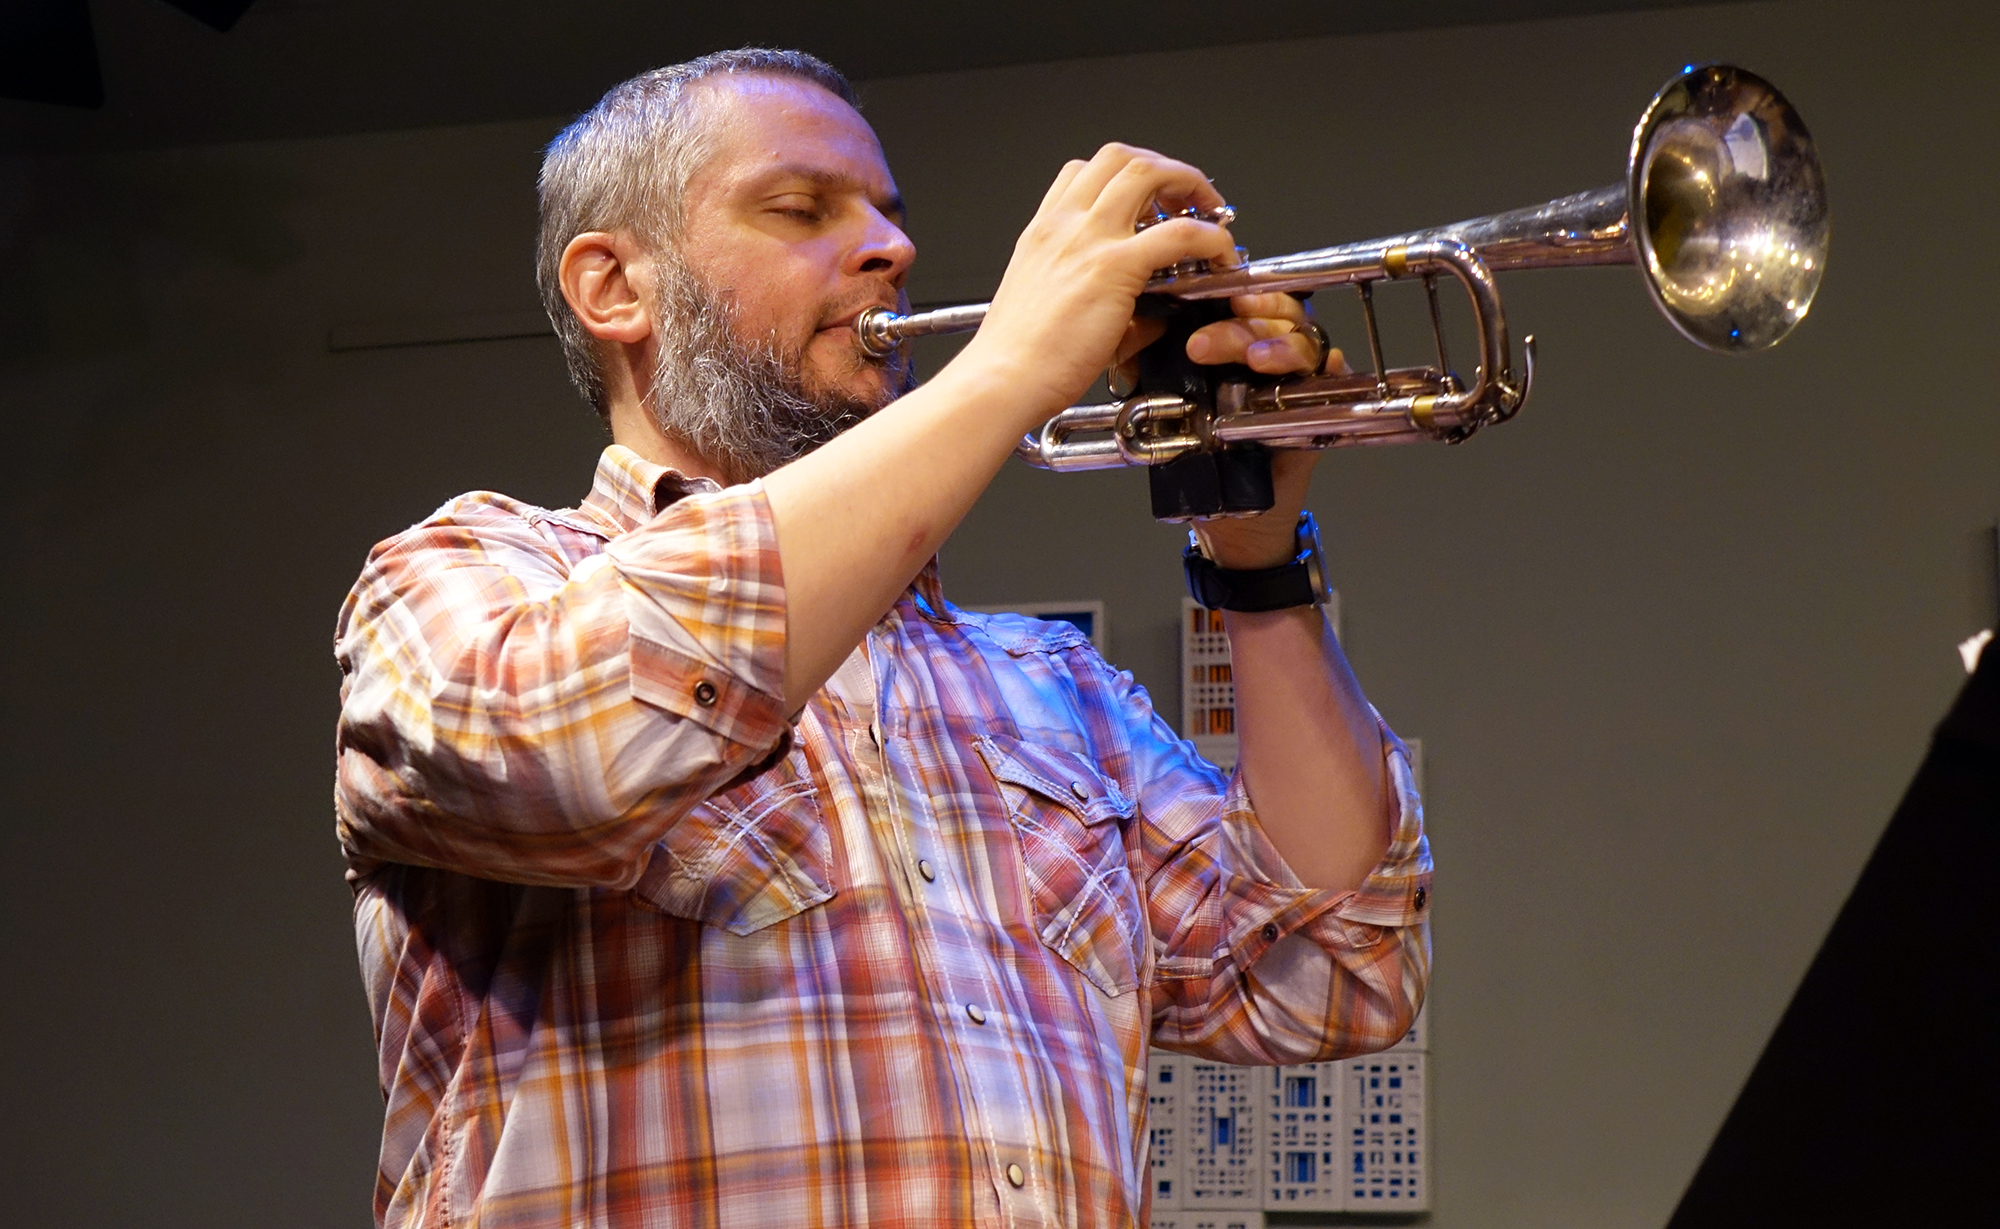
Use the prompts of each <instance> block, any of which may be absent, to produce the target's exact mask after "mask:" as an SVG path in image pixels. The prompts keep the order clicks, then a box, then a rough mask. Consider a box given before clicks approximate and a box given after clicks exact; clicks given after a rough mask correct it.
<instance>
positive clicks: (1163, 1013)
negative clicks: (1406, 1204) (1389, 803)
mask: <svg viewBox="0 0 2000 1229" xmlns="http://www.w3.org/2000/svg"><path fill="white" fill-rule="evenodd" d="M1377 720H1378V722H1379V720H1380V719H1379V717H1378V718H1377ZM1382 734H1383V739H1382V742H1383V754H1384V756H1385V758H1386V761H1387V769H1388V776H1389V780H1390V782H1391V783H1392V784H1393V786H1394V789H1395V792H1396V799H1397V808H1398V814H1397V820H1396V826H1395V831H1394V833H1393V835H1392V837H1391V840H1390V843H1389V847H1388V850H1387V851H1386V852H1385V853H1384V854H1383V857H1382V860H1381V861H1380V862H1379V863H1378V864H1377V865H1376V866H1375V868H1374V869H1373V870H1372V871H1371V872H1370V873H1369V875H1368V877H1367V879H1366V880H1365V881H1364V882H1363V883H1362V884H1361V886H1360V887H1359V888H1357V889H1355V890H1352V891H1345V892H1336V891H1331V890H1323V889H1314V888H1308V887H1305V886H1304V885H1302V884H1301V883H1300V882H1299V879H1298V877H1297V876H1296V875H1295V874H1293V873H1292V870H1291V868H1290V867H1289V866H1287V865H1286V864H1285V861H1284V859H1283V857H1282V856H1280V855H1279V853H1278V851H1277V849H1276V847H1275V846H1273V845H1272V844H1271V842H1270V840H1269V838H1268V837H1266V836H1265V835H1264V831H1263V829H1262V827H1261V826H1260V825H1259V824H1258V822H1257V818H1256V814H1255V811H1254V810H1253V808H1252V807H1251V805H1250V798H1249V794H1248V792H1247V791H1246V790H1245V788H1244V784H1243V779H1242V775H1241V773H1236V774H1232V775H1230V776H1227V777H1225V776H1223V774H1222V773H1221V772H1219V771H1218V770H1216V769H1215V768H1213V767H1212V766H1210V765H1208V764H1206V763H1204V762H1203V761H1201V760H1200V759H1199V757H1197V756H1196V755H1195V754H1194V750H1193V748H1192V747H1191V746H1190V745H1189V744H1187V743H1185V742H1181V741H1180V740H1178V739H1174V738H1173V737H1172V734H1171V732H1170V731H1168V730H1167V729H1166V728H1165V726H1164V724H1163V723H1161V722H1160V721H1159V720H1158V718H1157V717H1154V718H1153V719H1152V729H1151V730H1150V732H1149V733H1148V735H1146V736H1144V737H1142V738H1141V739H1140V740H1139V741H1138V743H1137V748H1136V753H1135V758H1134V764H1135V766H1136V768H1137V771H1138V772H1139V774H1140V776H1139V782H1140V784H1139V800H1140V808H1139V809H1140V814H1141V817H1142V819H1143V820H1144V825H1143V828H1142V829H1141V846H1140V851H1139V855H1140V859H1141V861H1142V863H1143V873H1144V875H1145V879H1146V886H1147V892H1146V905H1147V909H1148V913H1149V921H1150V923H1151V927H1152V930H1153V940H1154V961H1153V968H1154V975H1153V987H1154V1026H1153V1036H1154V1040H1155V1042H1156V1043H1157V1044H1159V1045H1161V1046H1163V1047H1165V1048H1168V1049H1172V1050H1178V1051H1183V1052H1187V1053H1193V1054H1198V1055H1201V1056H1202V1057H1206V1058H1212V1059H1216V1060H1219V1061H1223V1062H1232V1063H1242V1064H1271V1063H1298V1062H1313V1061H1319V1060H1322V1059H1329V1058H1338V1057H1343V1056H1346V1055H1350V1054H1361V1053H1367V1052H1370V1051H1374V1050H1381V1049H1385V1048H1387V1047H1388V1046H1391V1045H1393V1044H1395V1043H1396V1041H1397V1040H1399V1039H1400V1038H1401V1037H1402V1036H1403V1034H1404V1033H1406V1032H1407V1031H1408V1030H1409V1028H1410V1025H1411V1023H1412V1022H1413V1021H1414V1020H1415V1018H1416V1014H1417V1012H1418V1011H1419V1010H1420V1009H1421V1008H1422V1005H1423V999H1424V993H1425V989H1426V987H1427V985H1428V981H1429V976H1430V930H1429V916H1430V894H1431V887H1430V882H1431V859H1430V849H1429V844H1428V842H1427V841H1426V839H1425V836H1424V831H1423V804H1422V801H1421V800H1420V799H1419V797H1418V796H1417V791H1416V787H1415V783H1414V779H1413V777H1412V775H1411V772H1410V764H1409V755H1408V752H1407V751H1406V749H1405V748H1404V747H1403V744H1402V742H1401V741H1400V740H1398V739H1397V738H1396V736H1395V735H1394V734H1393V733H1391V732H1390V731H1389V729H1388V727H1387V726H1386V725H1385V726H1383V727H1382Z"/></svg>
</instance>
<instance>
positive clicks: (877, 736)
mask: <svg viewBox="0 0 2000 1229" xmlns="http://www.w3.org/2000/svg"><path fill="white" fill-rule="evenodd" d="M868 737H870V738H872V739H874V740H875V745H876V746H878V747H879V746H881V745H882V725H881V723H880V722H877V721H871V722H869V723H868Z"/></svg>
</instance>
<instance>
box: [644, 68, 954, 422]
mask: <svg viewBox="0 0 2000 1229" xmlns="http://www.w3.org/2000/svg"><path fill="white" fill-rule="evenodd" d="M699 88H702V89H705V90H708V91H710V92H711V93H710V97H709V98H708V99H707V100H706V102H707V103H708V104H709V106H710V107H711V110H710V112H709V114H708V122H709V124H710V128H709V139H710V149H711V155H710V157H709V159H708V161H707V162H706V163H704V164H703V165H702V167H701V168H700V169H699V170H697V171H696V172H695V175H694V177H693V179H692V181H691V182H690V183H689V184H688V186H687V193H686V197H685V206H686V213H685V217H686V219H687V222H686V226H685V228H684V229H683V231H682V233H681V236H680V241H679V243H678V245H677V246H678V248H679V251H680V256H681V259H682V260H683V261H684V262H685V263H686V266H687V268H688V270H689V271H690V272H691V273H692V274H694V276H695V277H696V278H697V279H698V280H699V281H700V282H701V283H702V284H704V285H706V286H708V287H710V288H712V289H713V290H714V291H715V292H717V293H719V294H721V295H723V296H726V297H727V298H728V300H729V302H730V306H731V309H732V316H733V323H734V329H735V332H736V334H737V336H738V337H740V338H742V339H743V340H745V341H747V342H756V343H768V344H769V345H770V347H771V350H772V352H773V353H774V354H776V355H777V356H779V357H780V358H781V360H787V362H786V365H787V366H789V365H790V362H789V360H791V359H792V358H793V356H796V362H797V372H798V376H799V379H800V381H801V383H802V384H803V386H804V391H806V392H807V393H809V394H813V395H820V394H835V395H840V396H843V397H844V398H846V399H850V400H852V401H856V402H862V403H865V404H868V405H874V406H879V405H882V404H884V403H886V402H887V401H888V400H889V399H890V398H892V397H894V396H896V395H897V394H898V393H900V392H902V391H903V387H904V380H905V375H904V371H903V369H902V367H901V365H900V364H883V363H876V362H869V361H867V360H866V359H865V358H864V356H863V355H862V353H861V351H860V349H859V347H858V346H857V345H856V342H855V335H854V327H853V326H854V318H855V317H856V316H858V315H859V314H861V312H862V311H863V310H864V309H865V308H869V307H893V308H898V309H904V308H906V306H907V305H906V303H905V300H904V298H903V293H902V291H903V280H904V278H905V277H906V276H908V274H909V269H910V262H911V261H912V260H913V259H914V258H915V256H916V248H915V247H914V246H913V245H912V244H911V243H910V240H909V236H907V235H905V234H904V233H903V230H902V222H903V203H902V198H901V197H900V196H899V195H898V194H897V192H896V182H895V180H894V179H893V178H891V176H890V174H889V166H888V163H887V162H886V161H885V160H884V159H883V157H882V147H881V145H880V144H879V143H878V142H877V141H876V139H875V133H874V131H873V130H871V129H870V128H869V127H868V125H867V124H866V123H865V122H864V121H863V120H862V118H861V116H860V115H859V114H858V113H857V112H856V111H855V110H854V108H852V107H850V106H848V105H847V104H846V103H844V102H842V101H841V100H840V99H838V98H836V97H834V96H833V95H832V94H829V93H827V92H826V91H825V90H823V89H820V88H819V87H818V86H815V85H812V84H809V83H807V82H804V81H799V80H795V79H792V78H789V77H766V76H754V75H746V76H728V77H714V78H710V79H709V80H708V81H706V82H703V83H702V85H701V86H700V87H699Z"/></svg>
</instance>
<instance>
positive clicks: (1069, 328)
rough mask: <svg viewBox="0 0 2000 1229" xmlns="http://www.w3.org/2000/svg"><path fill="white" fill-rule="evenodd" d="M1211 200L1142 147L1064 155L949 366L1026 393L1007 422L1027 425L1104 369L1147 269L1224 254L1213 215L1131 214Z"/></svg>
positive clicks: (1204, 187)
mask: <svg viewBox="0 0 2000 1229" xmlns="http://www.w3.org/2000/svg"><path fill="white" fill-rule="evenodd" d="M1223 203H1224V202H1223V199H1222V196H1221V194H1220V193H1218V192H1217V191H1216V190H1215V186H1214V185H1213V184H1211V183H1209V182H1208V179H1207V178H1206V177H1205V176H1203V175H1202V173H1201V172H1200V171H1199V170H1197V169H1196V168H1194V167H1192V166H1189V165H1188V164H1187V163H1185V162H1177V161H1175V160H1174V159H1171V158H1167V157H1164V156H1162V155H1160V154H1157V153H1154V152H1153V151H1151V150H1147V149H1137V148H1134V147H1132V146H1130V145H1106V146H1105V147H1104V148H1103V149H1100V150H1099V151H1097V155H1096V156H1095V157H1093V158H1092V159H1091V160H1090V161H1088V162H1082V161H1075V162H1071V163H1069V164H1068V165H1067V166H1065V167H1063V169H1062V173H1061V174H1060V175H1058V176H1057V177H1056V181H1055V183H1054V184H1052V185H1051V186H1050V188H1049V190H1048V194H1047V195H1046V196H1045V197H1043V199H1042V204H1041V207H1040V208H1039V209H1038V210H1037V211H1036V212H1035V217H1034V220H1033V221H1031V222H1029V223H1028V228H1027V229H1026V230H1024V231H1022V232H1021V237H1020V240H1019V241H1018V242H1016V243H1015V245H1014V256H1013V259H1012V260H1011V261H1009V262H1008V265H1007V272H1006V275H1005V276H1004V277H1002V278H1001V281H1000V288H999V290H997V291H996V292H995V293H994V295H993V306H992V308H991V309H990V310H989V311H988V312H987V315H986V319H985V322H984V323H983V324H981V325H980V328H979V332H978V333H977V334H975V335H974V337H973V339H972V341H970V342H969V343H967V345H966V347H965V349H964V351H962V352H961V353H960V355H959V357H958V358H957V359H955V360H953V362H952V364H951V366H952V367H963V368H966V369H971V370H980V371H983V372H985V373H987V375H988V376H989V377H990V380H991V381H993V382H997V387H995V388H994V389H993V391H994V392H996V393H1016V394H1026V395H1025V397H1014V398H1012V400H1014V401H1016V402H1018V403H1020V404H1024V405H1026V406H1028V407H1030V408H1031V409H1032V412H1033V417H1032V420H1031V421H1029V420H1026V419H1024V420H1023V422H1021V423H1020V424H1019V425H1016V426H1014V427H1013V428H1012V430H1013V431H1015V432H1016V433H1018V432H1019V431H1021V430H1024V429H1027V428H1029V427H1032V426H1039V425H1040V424H1041V423H1042V421H1043V420H1044V419H1046V418H1047V417H1048V416H1049V415H1050V414H1052V413H1054V412H1055V411H1057V410H1060V409H1062V408H1064V407H1065V406H1068V405H1071V404H1073V403H1074V402H1075V401H1076V399H1077V398H1078V397H1081V396H1082V395H1083V393H1084V391H1085V390H1086V389H1088V388H1089V387H1090V385H1091V382H1092V381H1094V380H1095V379H1096V378H1097V375H1098V373H1099V372H1101V371H1103V370H1104V366H1105V361H1106V359H1107V358H1109V357H1110V356H1111V355H1112V354H1113V352H1114V351H1115V350H1116V349H1117V348H1118V346H1119V342H1120V339H1121V337H1122V336H1124V335H1126V334H1127V332H1128V325H1129V323H1130V321H1131V319H1132V307H1133V303H1134V301H1135V300H1136V299H1137V298H1138V296H1139V294H1140V292H1141V291H1143V290H1144V289H1145V288H1146V282H1147V281H1148V280H1149V279H1150V278H1151V277H1152V274H1153V271H1154V270H1156V269H1159V268H1162V267H1164V266H1167V265H1171V264H1174V263H1176V262H1178V261H1181V260H1187V259H1202V260H1209V261H1212V262H1215V263H1217V264H1218V265H1221V264H1229V263H1233V262H1234V260H1235V258H1236V241H1235V239H1233V238H1232V237H1231V236H1230V234H1229V231H1228V229H1227V228H1226V227H1224V226H1221V225H1218V224H1217V223H1214V222H1207V221H1202V220H1200V219H1198V218H1189V217H1176V218H1172V219H1170V220H1168V221H1165V222H1161V223H1159V224H1158V225H1156V226H1150V227H1148V228H1146V229H1145V230H1143V231H1137V230H1135V229H1134V228H1135V226H1136V224H1137V222H1138V219H1139V216H1140V215H1141V214H1142V213H1149V212H1151V211H1153V210H1154V209H1156V208H1157V209H1165V210H1169V211H1173V210H1179V209H1184V208H1187V207H1190V206H1192V207H1194V208H1196V209H1199V210H1201V211H1203V212H1212V211H1214V210H1216V209H1218V208H1220V207H1221V206H1222V204H1223ZM1260 297H1261V296H1260ZM996 404H997V402H996Z"/></svg>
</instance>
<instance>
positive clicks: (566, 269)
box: [558, 230, 653, 344]
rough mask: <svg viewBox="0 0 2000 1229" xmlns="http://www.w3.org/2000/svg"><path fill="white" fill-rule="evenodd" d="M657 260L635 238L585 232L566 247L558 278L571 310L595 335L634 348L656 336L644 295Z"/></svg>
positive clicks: (609, 233) (597, 231)
mask: <svg viewBox="0 0 2000 1229" xmlns="http://www.w3.org/2000/svg"><path fill="white" fill-rule="evenodd" d="M650 272H651V262H650V261H649V260H648V259H647V258H646V255H645V253H644V251H643V250H642V249H641V248H640V246H639V245H638V244H637V243H635V242H633V240H632V238H631V236H629V235H624V234H614V233H611V232H609V231H601V230H593V231H585V232H584V233H583V234H581V235H578V236H577V237H576V238H574V239H572V240H570V241H569V246H568V247H565V248H564V249H563V254H562V264H561V265H560V266H559V273H558V276H559V278H560V280H561V283H562V293H563V298H564V299H565V300H567V301H568V302H569V309H570V310H571V311H572V312H575V313H576V318H577V319H578V320H579V321H581V322H582V324H583V327H584V328H585V329H586V330H588V331H589V333H590V335H591V336H592V337H596V338H598V339H600V340H602V341H616V342H624V343H626V344H631V343H635V342H641V341H644V340H646V338H647V337H649V336H651V335H652V332H653V318H652V314H651V313H650V312H648V311H647V310H646V304H645V302H644V301H643V300H642V299H641V297H640V284H641V282H642V280H643V279H644V278H646V277H647V276H648V275H649V274H650Z"/></svg>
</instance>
